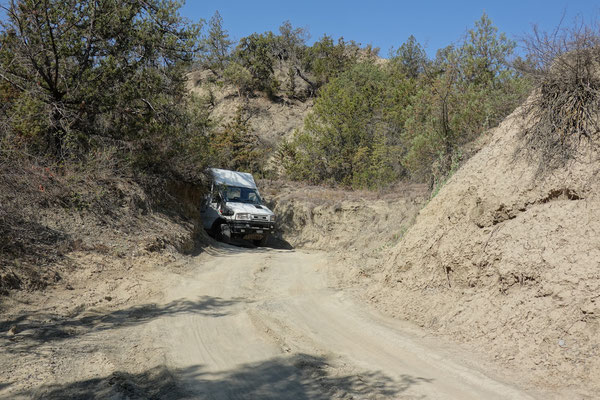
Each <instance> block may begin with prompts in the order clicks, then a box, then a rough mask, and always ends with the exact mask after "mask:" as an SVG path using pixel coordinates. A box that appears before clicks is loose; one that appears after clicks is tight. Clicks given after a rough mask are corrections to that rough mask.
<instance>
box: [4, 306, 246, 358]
mask: <svg viewBox="0 0 600 400" xmlns="http://www.w3.org/2000/svg"><path fill="white" fill-rule="evenodd" d="M242 301H245V300H241V299H222V298H219V297H210V296H202V297H199V298H198V300H195V301H191V300H175V301H172V302H170V303H167V304H164V305H158V304H154V303H150V304H143V305H138V306H134V307H128V308H124V309H119V310H114V311H109V312H100V311H96V310H87V311H83V312H81V313H79V314H76V315H73V316H57V315H56V314H52V313H50V312H48V313H46V312H43V311H42V312H37V313H33V314H31V313H30V314H22V315H19V316H17V317H14V318H11V319H10V320H3V321H1V322H0V332H6V331H8V330H9V329H10V327H13V326H14V327H16V329H17V331H18V335H15V336H4V335H2V336H0V345H1V346H2V348H3V351H5V352H12V353H20V352H23V351H27V350H34V349H35V348H36V347H37V346H38V345H40V344H42V343H48V342H52V341H61V340H66V339H68V338H72V337H74V336H81V335H85V334H87V333H90V332H99V331H104V330H108V329H116V328H122V327H128V326H133V325H139V324H144V323H147V322H149V321H151V320H153V319H155V318H159V317H162V316H167V315H177V314H183V313H193V314H200V315H206V316H211V317H221V316H224V315H227V314H228V310H227V309H228V307H230V306H232V305H234V304H237V303H239V302H242Z"/></svg>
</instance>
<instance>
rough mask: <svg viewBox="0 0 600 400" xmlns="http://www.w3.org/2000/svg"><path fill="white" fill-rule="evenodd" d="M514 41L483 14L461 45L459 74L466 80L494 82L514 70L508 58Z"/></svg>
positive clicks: (483, 83) (488, 83)
mask: <svg viewBox="0 0 600 400" xmlns="http://www.w3.org/2000/svg"><path fill="white" fill-rule="evenodd" d="M515 47H516V43H515V42H514V41H512V40H510V39H508V38H507V37H506V35H505V34H504V33H498V28H497V27H495V26H494V25H493V24H492V21H491V20H490V18H489V17H488V16H487V14H486V13H483V15H482V16H481V18H480V19H479V20H478V21H476V22H475V27H474V28H473V29H470V30H469V31H468V32H467V37H466V40H465V42H464V44H463V46H462V68H461V69H462V73H463V75H464V79H465V80H466V81H467V82H469V83H474V84H478V85H497V84H498V83H499V82H500V81H501V80H502V79H505V78H507V76H506V74H507V73H512V72H513V71H512V70H511V68H510V67H509V64H508V61H509V58H510V57H511V56H512V54H513V51H514V49H515Z"/></svg>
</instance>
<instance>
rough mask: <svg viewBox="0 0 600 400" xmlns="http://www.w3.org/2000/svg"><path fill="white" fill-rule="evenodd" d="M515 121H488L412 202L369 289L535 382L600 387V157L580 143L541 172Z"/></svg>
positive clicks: (392, 308)
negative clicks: (415, 205)
mask: <svg viewBox="0 0 600 400" xmlns="http://www.w3.org/2000/svg"><path fill="white" fill-rule="evenodd" d="M519 122H520V120H519V114H518V112H516V113H515V114H513V115H512V116H511V117H509V118H508V119H507V120H506V121H504V122H503V123H502V124H501V125H500V126H499V127H498V128H497V129H495V130H494V131H492V132H491V133H490V134H491V135H492V138H491V141H490V143H489V144H488V145H487V146H485V147H484V148H483V149H482V150H481V151H480V152H479V153H478V154H476V155H475V156H474V157H473V158H472V159H471V160H470V161H469V162H467V163H466V165H464V167H462V168H461V169H460V170H459V171H458V172H457V173H456V174H455V175H454V176H453V177H452V178H451V179H450V180H449V182H448V183H447V184H446V185H445V187H444V188H443V189H442V190H441V191H440V192H439V194H438V195H437V196H436V197H435V198H434V199H433V200H431V201H430V202H429V204H428V205H427V206H426V207H425V208H424V209H423V210H422V211H421V212H420V213H419V216H418V218H417V219H416V223H415V225H414V226H413V227H412V228H411V229H410V230H409V231H408V232H407V234H406V236H405V237H404V238H403V240H402V241H401V242H400V243H399V244H398V245H397V246H396V247H395V248H394V249H393V250H392V251H391V252H390V253H389V257H388V258H389V260H388V261H387V262H385V263H383V267H384V272H383V273H382V274H381V276H380V278H379V279H380V283H379V284H375V285H371V286H370V289H369V291H368V295H367V297H369V298H371V300H372V301H374V302H375V303H377V304H378V305H379V306H380V307H381V308H382V309H384V310H385V311H387V312H388V313H390V314H392V315H394V316H396V317H398V318H403V319H408V320H411V321H416V322H417V323H419V324H420V325H421V326H424V327H426V328H427V329H430V330H432V331H434V332H438V333H443V334H447V335H449V336H451V337H452V338H454V339H455V340H458V341H466V342H471V343H472V345H473V346H478V347H479V346H481V347H483V348H486V349H487V350H488V351H489V352H490V354H492V355H493V356H494V357H496V358H497V359H498V360H500V361H501V362H503V363H506V364H507V365H510V366H511V367H513V368H521V369H523V371H526V372H525V373H528V374H531V376H533V378H532V381H537V382H541V383H542V384H544V385H546V386H548V387H554V388H560V387H567V386H572V387H580V388H582V396H585V393H588V394H589V393H593V392H595V393H598V392H597V390H598V389H599V387H600V335H599V329H600V297H599V293H600V241H599V240H598V238H599V237H600V236H599V235H600V197H599V188H600V186H599V185H598V183H599V182H598V176H599V172H600V163H599V162H598V158H597V155H596V154H592V152H587V153H585V154H584V155H582V156H581V157H580V158H579V159H578V160H575V161H573V162H571V163H569V164H568V165H567V166H565V167H564V168H562V169H559V170H555V171H551V172H548V171H546V172H545V173H542V174H540V171H539V162H543V160H542V161H538V163H536V162H532V160H531V159H530V158H528V157H525V154H524V153H523V152H522V151H520V150H521V149H522V148H523V140H522V137H521V133H520V132H522V127H521V125H520V123H519ZM583 388H588V389H589V390H590V391H586V390H583Z"/></svg>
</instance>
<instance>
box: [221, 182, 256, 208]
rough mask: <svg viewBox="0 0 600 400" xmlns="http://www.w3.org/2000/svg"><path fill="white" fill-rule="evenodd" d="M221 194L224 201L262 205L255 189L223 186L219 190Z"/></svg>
mask: <svg viewBox="0 0 600 400" xmlns="http://www.w3.org/2000/svg"><path fill="white" fill-rule="evenodd" d="M221 193H222V195H223V198H224V199H225V201H231V202H238V203H248V204H262V199H261V198H260V196H259V195H258V192H257V191H256V189H250V188H245V187H237V186H225V187H223V188H222V189H221Z"/></svg>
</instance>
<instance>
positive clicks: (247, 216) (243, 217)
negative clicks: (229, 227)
mask: <svg viewBox="0 0 600 400" xmlns="http://www.w3.org/2000/svg"><path fill="white" fill-rule="evenodd" d="M235 219H241V220H244V221H247V220H249V219H250V214H248V213H237V214H235Z"/></svg>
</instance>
